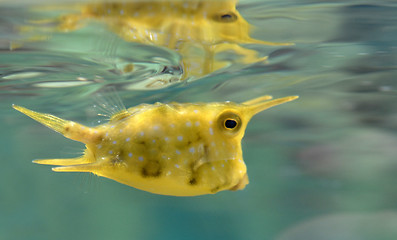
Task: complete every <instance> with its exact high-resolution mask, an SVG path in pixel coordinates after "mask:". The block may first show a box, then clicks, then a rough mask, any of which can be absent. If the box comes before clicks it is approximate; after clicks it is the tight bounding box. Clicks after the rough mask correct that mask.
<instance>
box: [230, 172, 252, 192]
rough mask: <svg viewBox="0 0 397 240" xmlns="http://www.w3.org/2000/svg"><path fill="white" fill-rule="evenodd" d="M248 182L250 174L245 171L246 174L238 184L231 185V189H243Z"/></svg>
mask: <svg viewBox="0 0 397 240" xmlns="http://www.w3.org/2000/svg"><path fill="white" fill-rule="evenodd" d="M248 183H249V180H248V175H247V173H245V174H244V176H243V177H242V178H241V179H240V181H239V182H238V183H237V184H236V185H234V186H233V187H231V188H230V189H229V190H231V191H237V190H242V189H244V188H245V186H246V185H247V184H248Z"/></svg>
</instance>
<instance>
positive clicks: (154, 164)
mask: <svg viewBox="0 0 397 240" xmlns="http://www.w3.org/2000/svg"><path fill="white" fill-rule="evenodd" d="M296 98H298V97H297V96H289V97H284V98H279V99H274V100H272V97H271V96H262V97H259V98H255V99H252V100H249V101H246V102H243V103H241V104H238V103H233V102H215V103H176V102H172V103H168V104H163V103H155V104H141V105H138V106H136V107H132V108H128V109H125V108H123V109H121V110H120V111H118V112H117V113H115V114H113V115H112V116H111V118H110V120H109V122H108V123H105V124H102V125H98V126H96V127H87V126H84V125H81V124H79V123H76V122H73V121H67V120H64V119H61V118H58V117H55V116H53V115H50V114H43V113H38V112H34V111H31V110H29V109H26V108H23V107H20V106H16V105H13V107H14V108H15V109H16V110H18V111H20V112H21V113H24V114H26V115H27V116H29V117H31V118H33V119H34V120H36V121H38V122H40V123H42V124H43V125H45V126H47V127H49V128H51V129H53V130H55V131H57V132H59V133H61V134H63V135H64V136H65V137H67V138H70V139H72V140H76V141H79V142H82V143H84V144H85V145H86V149H85V152H84V155H83V156H81V157H78V158H73V159H45V160H35V161H34V162H35V163H39V164H48V165H58V167H54V168H53V169H52V170H53V171H56V172H91V173H94V174H96V175H98V176H102V177H106V178H110V179H113V180H115V181H118V182H120V183H123V184H126V185H129V186H132V187H134V188H137V189H141V190H144V191H148V192H151V193H156V194H163V195H173V196H195V195H203V194H213V193H217V192H219V191H223V190H239V189H243V188H244V187H245V185H246V184H248V176H247V169H246V165H245V163H244V161H243V154H242V149H241V140H242V138H243V136H244V132H245V129H246V127H247V124H248V122H249V121H250V119H251V117H252V116H254V115H255V114H257V113H259V112H261V111H263V110H265V109H268V108H270V107H273V106H276V105H279V104H282V103H285V102H289V101H292V100H294V99H296Z"/></svg>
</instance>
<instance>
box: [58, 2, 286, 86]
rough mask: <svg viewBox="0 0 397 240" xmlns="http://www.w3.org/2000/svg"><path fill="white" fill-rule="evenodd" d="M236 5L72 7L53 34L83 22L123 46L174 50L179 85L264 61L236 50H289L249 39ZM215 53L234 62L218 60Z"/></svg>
mask: <svg viewBox="0 0 397 240" xmlns="http://www.w3.org/2000/svg"><path fill="white" fill-rule="evenodd" d="M236 3H237V1H236V0H220V1H212V0H191V1H180V0H176V1H172V0H165V1H162V0H158V1H131V2H117V3H116V2H115V3H92V4H85V5H75V6H74V7H73V9H75V10H76V11H77V12H78V13H74V14H68V15H63V16H61V17H59V19H58V23H57V29H58V31H64V32H70V31H73V30H76V29H79V28H82V27H83V26H85V25H86V23H87V21H86V20H94V21H98V22H101V23H103V24H105V25H107V26H108V27H109V28H110V29H111V30H112V31H113V32H115V33H116V34H117V35H119V36H120V37H121V38H123V39H124V40H125V41H131V42H138V43H143V44H151V45H156V46H162V47H166V48H168V49H172V50H175V51H177V52H178V53H179V54H180V55H181V57H182V60H181V68H182V72H183V73H182V76H181V79H186V78H188V77H201V76H204V75H207V74H209V73H212V72H214V71H216V70H219V69H221V68H224V67H226V66H228V65H230V64H231V63H233V61H235V62H236V63H241V64H252V63H256V62H260V61H265V60H266V58H267V57H263V56H262V57H260V56H258V53H257V52H256V51H255V50H251V49H248V48H245V47H244V46H242V45H241V44H265V45H273V46H280V45H282V46H285V45H291V43H274V42H266V41H261V40H257V39H253V38H251V37H250V35H249V34H250V31H251V26H250V24H249V23H248V22H247V21H246V20H245V19H244V18H243V17H242V16H241V15H240V13H239V12H238V11H237V9H236ZM50 9H51V8H50ZM220 53H224V54H226V55H227V54H233V57H230V56H226V57H225V56H223V59H222V56H221V55H220Z"/></svg>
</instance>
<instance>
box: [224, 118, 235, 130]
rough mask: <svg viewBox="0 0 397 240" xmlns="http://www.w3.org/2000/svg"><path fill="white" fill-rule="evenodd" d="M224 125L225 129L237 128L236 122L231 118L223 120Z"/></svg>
mask: <svg viewBox="0 0 397 240" xmlns="http://www.w3.org/2000/svg"><path fill="white" fill-rule="evenodd" d="M224 125H225V128H227V129H233V128H235V127H236V126H237V121H236V120H234V119H231V118H227V119H225V123H224Z"/></svg>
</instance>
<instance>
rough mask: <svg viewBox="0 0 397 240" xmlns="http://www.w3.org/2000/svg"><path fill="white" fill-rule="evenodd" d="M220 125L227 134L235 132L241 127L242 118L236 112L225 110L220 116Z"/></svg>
mask: <svg viewBox="0 0 397 240" xmlns="http://www.w3.org/2000/svg"><path fill="white" fill-rule="evenodd" d="M218 126H219V129H220V130H221V131H222V132H224V133H226V134H235V133H237V132H238V130H239V129H240V128H241V119H240V117H239V116H238V115H237V114H236V113H234V112H224V113H222V114H221V115H219V117H218Z"/></svg>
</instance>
